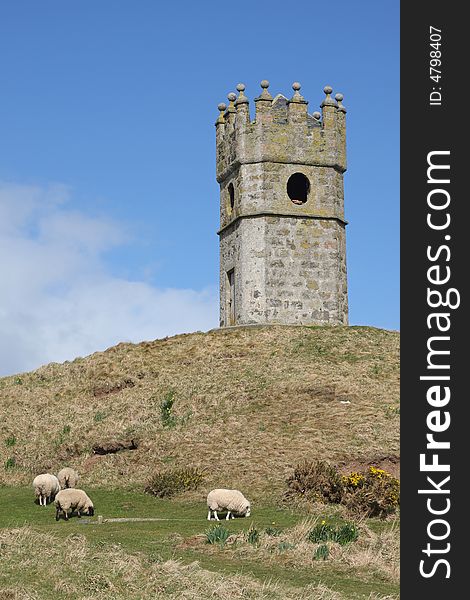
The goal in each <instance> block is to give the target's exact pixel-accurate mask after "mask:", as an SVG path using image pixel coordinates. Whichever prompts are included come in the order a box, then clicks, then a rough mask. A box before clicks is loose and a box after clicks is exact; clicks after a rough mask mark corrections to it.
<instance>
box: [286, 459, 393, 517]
mask: <svg viewBox="0 0 470 600" xmlns="http://www.w3.org/2000/svg"><path fill="white" fill-rule="evenodd" d="M287 485H288V490H287V492H286V497H287V499H292V498H295V497H297V498H304V499H306V500H311V501H314V502H324V503H337V504H343V505H344V506H346V507H347V508H348V509H349V510H350V511H351V512H354V513H359V514H362V515H366V516H369V517H385V516H387V515H388V514H390V513H392V512H394V511H395V510H396V509H397V508H398V506H399V504H400V482H399V480H398V479H397V478H396V477H393V476H392V475H391V474H390V473H387V471H385V470H384V469H379V468H378V467H374V466H370V467H369V468H368V469H367V470H365V471H353V472H352V473H349V475H340V474H339V472H338V470H337V468H336V467H334V466H332V465H330V464H328V463H326V462H325V461H311V462H305V461H304V462H303V463H302V464H300V465H298V466H297V467H296V469H295V470H294V474H293V475H292V476H291V477H290V478H289V479H288V481H287Z"/></svg>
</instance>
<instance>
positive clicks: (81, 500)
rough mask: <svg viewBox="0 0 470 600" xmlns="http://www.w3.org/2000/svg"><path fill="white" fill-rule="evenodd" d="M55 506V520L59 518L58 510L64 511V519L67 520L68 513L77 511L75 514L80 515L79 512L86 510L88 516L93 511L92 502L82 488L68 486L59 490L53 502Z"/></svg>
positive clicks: (91, 514) (92, 513)
mask: <svg viewBox="0 0 470 600" xmlns="http://www.w3.org/2000/svg"><path fill="white" fill-rule="evenodd" d="M54 504H55V506H56V512H55V520H56V521H58V520H59V516H60V511H62V512H63V513H64V517H65V520H66V521H68V519H69V513H70V514H71V513H73V511H74V510H75V511H77V516H78V517H81V513H84V512H86V513H87V514H88V515H89V516H90V517H92V516H93V515H94V513H95V509H94V506H93V502H92V501H91V499H90V498H89V497H88V496H87V494H86V493H85V492H84V491H83V490H78V489H74V488H68V489H65V490H60V492H59V493H58V494H57V496H56V498H55V502H54Z"/></svg>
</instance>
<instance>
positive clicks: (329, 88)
mask: <svg viewBox="0 0 470 600" xmlns="http://www.w3.org/2000/svg"><path fill="white" fill-rule="evenodd" d="M323 91H324V92H325V94H331V92H332V91H333V88H332V87H331V85H325V87H324V88H323Z"/></svg>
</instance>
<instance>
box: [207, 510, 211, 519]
mask: <svg viewBox="0 0 470 600" xmlns="http://www.w3.org/2000/svg"><path fill="white" fill-rule="evenodd" d="M207 520H208V521H210V520H211V509H210V508H209V512H208V514H207Z"/></svg>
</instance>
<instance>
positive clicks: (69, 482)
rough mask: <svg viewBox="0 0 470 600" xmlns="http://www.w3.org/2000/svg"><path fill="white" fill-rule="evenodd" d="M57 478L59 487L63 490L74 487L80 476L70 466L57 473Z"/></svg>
mask: <svg viewBox="0 0 470 600" xmlns="http://www.w3.org/2000/svg"><path fill="white" fill-rule="evenodd" d="M57 479H58V480H59V484H60V489H61V490H64V489H66V488H76V487H77V484H78V480H79V479H80V477H79V475H78V473H77V471H74V470H73V469H71V468H70V467H64V468H63V469H61V470H60V471H59V472H58V473H57Z"/></svg>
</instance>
